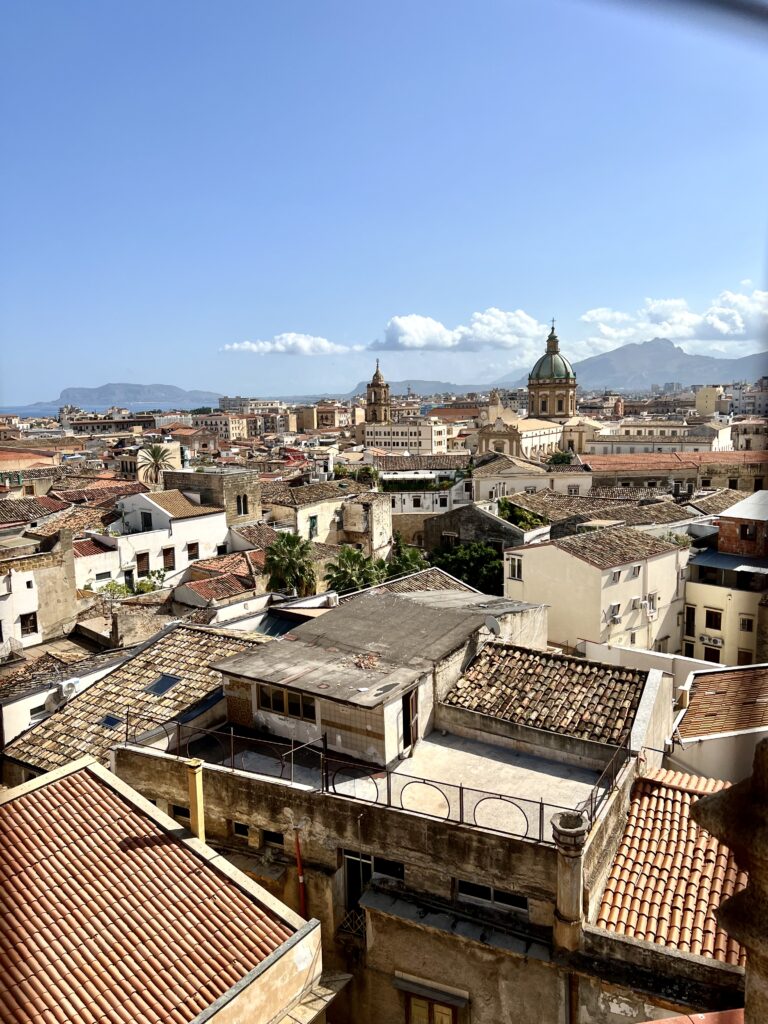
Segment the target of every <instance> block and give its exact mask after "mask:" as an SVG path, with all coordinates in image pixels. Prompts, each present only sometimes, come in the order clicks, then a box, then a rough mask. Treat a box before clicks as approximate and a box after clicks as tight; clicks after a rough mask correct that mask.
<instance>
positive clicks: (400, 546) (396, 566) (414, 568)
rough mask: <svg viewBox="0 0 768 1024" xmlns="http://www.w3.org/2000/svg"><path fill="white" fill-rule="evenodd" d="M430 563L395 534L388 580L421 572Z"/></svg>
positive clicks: (388, 567) (416, 549) (417, 550)
mask: <svg viewBox="0 0 768 1024" xmlns="http://www.w3.org/2000/svg"><path fill="white" fill-rule="evenodd" d="M428 566H429V562H428V561H427V560H426V558H425V557H424V555H422V553H421V552H420V551H419V549H418V548H412V547H408V546H407V545H406V544H405V542H404V541H403V538H402V537H401V536H400V534H399V533H396V534H395V541H394V543H393V545H392V554H391V555H390V560H389V565H388V566H387V579H389V580H391V579H392V578H393V577H394V576H404V575H406V574H407V573H412V572H420V571H421V570H422V569H426V568H427V567H428Z"/></svg>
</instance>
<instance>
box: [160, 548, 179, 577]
mask: <svg viewBox="0 0 768 1024" xmlns="http://www.w3.org/2000/svg"><path fill="white" fill-rule="evenodd" d="M162 555H163V571H164V572H175V571H176V548H175V547H170V548H162Z"/></svg>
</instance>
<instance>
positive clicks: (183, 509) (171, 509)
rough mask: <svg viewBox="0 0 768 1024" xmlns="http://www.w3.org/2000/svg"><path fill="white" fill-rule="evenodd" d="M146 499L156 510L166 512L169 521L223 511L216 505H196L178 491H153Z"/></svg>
mask: <svg viewBox="0 0 768 1024" xmlns="http://www.w3.org/2000/svg"><path fill="white" fill-rule="evenodd" d="M147 497H148V499H149V500H150V501H151V502H153V503H154V504H155V505H157V506H158V508H161V509H162V510H163V511H164V512H167V513H168V515H169V516H170V517H171V519H194V518H195V517H196V516H208V515H211V514H212V513H214V512H223V511H224V509H223V508H219V507H218V505H198V503H197V502H195V501H190V499H189V498H188V497H187V496H186V495H185V494H182V493H181V491H178V490H169V491H153V492H152V493H151V494H148V495H147Z"/></svg>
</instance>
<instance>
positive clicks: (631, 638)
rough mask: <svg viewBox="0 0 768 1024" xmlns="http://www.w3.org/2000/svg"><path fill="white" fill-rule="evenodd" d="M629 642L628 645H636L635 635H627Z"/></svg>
mask: <svg viewBox="0 0 768 1024" xmlns="http://www.w3.org/2000/svg"><path fill="white" fill-rule="evenodd" d="M629 642H630V644H636V643H637V633H630V634H629Z"/></svg>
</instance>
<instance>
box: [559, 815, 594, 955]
mask: <svg viewBox="0 0 768 1024" xmlns="http://www.w3.org/2000/svg"><path fill="white" fill-rule="evenodd" d="M552 832H553V835H554V838H555V844H556V845H557V902H556V905H555V928H554V940H555V946H558V947H559V948H561V949H565V950H569V951H570V950H574V949H578V948H579V944H580V942H581V922H582V916H583V900H584V897H583V889H584V868H583V859H584V858H583V855H584V844H585V843H586V841H587V835H588V833H589V823H588V822H587V821H586V819H585V818H584V816H583V815H582V814H581V812H580V811H560V813H559V814H555V815H554V817H553V818H552Z"/></svg>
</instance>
